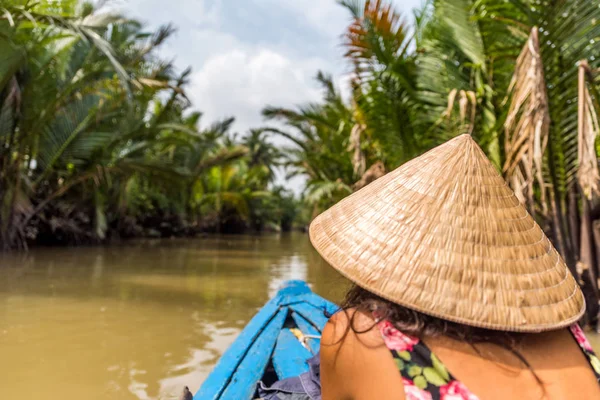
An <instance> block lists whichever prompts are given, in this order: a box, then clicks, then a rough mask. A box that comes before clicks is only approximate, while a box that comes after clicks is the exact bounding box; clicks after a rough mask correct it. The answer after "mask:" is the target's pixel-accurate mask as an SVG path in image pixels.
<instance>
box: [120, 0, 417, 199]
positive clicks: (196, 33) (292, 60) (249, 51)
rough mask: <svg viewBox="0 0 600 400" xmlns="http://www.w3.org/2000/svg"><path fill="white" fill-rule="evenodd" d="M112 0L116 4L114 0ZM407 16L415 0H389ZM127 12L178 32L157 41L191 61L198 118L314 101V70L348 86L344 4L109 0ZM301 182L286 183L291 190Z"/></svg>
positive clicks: (329, 0)
mask: <svg viewBox="0 0 600 400" xmlns="http://www.w3.org/2000/svg"><path fill="white" fill-rule="evenodd" d="M115 3H116V4H115ZM395 4H396V7H397V9H398V10H400V11H401V12H403V14H404V15H405V16H406V17H408V19H409V20H410V19H411V18H410V10H412V9H413V8H414V7H417V6H419V5H420V4H421V0H395ZM112 5H116V6H117V7H119V8H122V9H123V10H124V11H125V12H126V13H127V14H128V15H129V16H131V17H134V18H136V19H138V20H141V21H142V22H144V23H146V24H147V25H148V27H149V28H156V27H158V26H160V25H162V24H166V23H169V22H171V23H172V24H173V25H174V26H175V27H176V28H177V33H176V34H175V35H174V36H173V37H172V38H170V39H169V41H168V42H167V43H166V44H165V45H163V47H162V48H161V50H160V51H161V53H162V55H164V56H165V57H166V58H167V59H172V60H174V61H175V65H176V66H177V67H178V68H179V69H180V70H183V69H185V68H186V67H188V66H191V67H192V71H193V72H192V76H191V84H190V86H189V87H188V89H187V93H188V96H189V97H190V98H191V100H192V102H193V106H194V108H195V109H197V110H200V111H202V112H203V119H202V121H203V125H204V126H207V125H209V124H210V123H212V122H214V121H215V120H218V119H222V118H226V117H230V116H233V117H235V118H236V122H235V124H234V126H233V130H234V131H235V132H239V133H241V134H244V132H247V130H248V129H250V128H255V127H260V126H264V125H265V121H264V120H263V118H262V116H261V110H262V109H263V108H264V107H265V106H266V105H273V106H279V107H293V106H296V105H299V104H304V103H306V102H310V101H318V100H319V99H320V97H321V90H320V88H319V85H318V84H317V82H316V81H315V79H314V77H315V76H316V74H317V72H318V71H319V70H322V71H324V72H326V73H329V74H331V75H332V76H333V77H334V81H335V82H336V83H337V85H338V87H340V89H341V90H342V93H348V92H349V90H348V78H347V76H348V72H349V71H350V66H349V64H348V63H347V62H345V61H344V59H343V57H342V54H343V50H342V48H341V47H340V42H341V35H342V33H343V32H344V29H345V28H346V27H347V25H348V23H349V22H350V14H349V12H348V11H347V10H346V9H345V8H343V7H342V6H340V5H338V4H337V3H336V0H171V1H169V2H167V1H164V0H114V1H113V2H112ZM300 186H301V183H298V182H296V183H292V184H291V187H292V188H293V189H294V190H295V191H298V189H299V188H300Z"/></svg>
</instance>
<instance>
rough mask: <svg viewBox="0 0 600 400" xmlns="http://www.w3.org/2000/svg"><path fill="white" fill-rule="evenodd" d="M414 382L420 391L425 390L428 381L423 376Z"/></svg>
mask: <svg viewBox="0 0 600 400" xmlns="http://www.w3.org/2000/svg"><path fill="white" fill-rule="evenodd" d="M413 382H414V384H415V386H416V387H418V388H419V389H425V388H426V387H427V380H425V378H424V377H423V376H421V375H419V376H417V377H416V378H415V380H414V381H413Z"/></svg>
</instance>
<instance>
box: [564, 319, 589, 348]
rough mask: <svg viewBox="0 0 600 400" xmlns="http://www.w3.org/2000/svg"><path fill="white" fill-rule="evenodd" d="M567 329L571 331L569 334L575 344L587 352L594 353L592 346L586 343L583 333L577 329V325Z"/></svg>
mask: <svg viewBox="0 0 600 400" xmlns="http://www.w3.org/2000/svg"><path fill="white" fill-rule="evenodd" d="M569 329H571V333H573V336H574V337H575V340H577V343H579V345H580V346H581V347H583V348H584V349H585V350H587V351H594V349H592V345H591V344H590V342H588V340H587V338H586V337H585V334H584V333H583V330H582V329H581V328H580V327H579V325H578V324H573V325H571V326H570V328H569Z"/></svg>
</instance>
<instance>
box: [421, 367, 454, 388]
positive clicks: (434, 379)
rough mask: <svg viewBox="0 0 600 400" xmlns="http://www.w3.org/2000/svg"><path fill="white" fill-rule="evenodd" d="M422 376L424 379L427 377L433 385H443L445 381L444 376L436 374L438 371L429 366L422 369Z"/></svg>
mask: <svg viewBox="0 0 600 400" xmlns="http://www.w3.org/2000/svg"><path fill="white" fill-rule="evenodd" d="M423 376H424V377H425V379H427V382H429V383H431V384H432V385H435V386H443V385H445V384H446V382H447V381H446V380H445V379H444V378H442V377H441V376H440V374H438V372H437V371H436V370H435V369H433V368H431V367H427V368H425V369H423ZM415 381H416V379H415Z"/></svg>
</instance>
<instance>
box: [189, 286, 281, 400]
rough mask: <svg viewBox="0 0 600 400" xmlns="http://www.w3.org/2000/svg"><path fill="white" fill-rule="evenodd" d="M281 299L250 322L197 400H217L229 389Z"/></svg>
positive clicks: (277, 298)
mask: <svg viewBox="0 0 600 400" xmlns="http://www.w3.org/2000/svg"><path fill="white" fill-rule="evenodd" d="M280 299H281V298H280V297H279V296H275V297H274V298H273V299H271V300H270V301H269V302H268V303H267V304H266V305H265V306H264V307H263V308H262V309H261V310H260V311H259V312H258V314H256V315H255V316H254V318H252V320H250V322H249V323H248V325H246V327H245V328H244V330H243V331H242V332H241V333H240V335H239V336H238V338H237V339H236V340H235V341H234V342H233V343H232V345H231V346H230V347H229V349H227V351H225V353H224V354H223V356H221V359H220V360H219V362H218V363H217V365H216V366H215V368H214V369H213V371H212V372H211V374H210V375H209V376H208V377H207V378H206V380H205V381H204V383H203V384H202V387H201V388H200V390H199V391H198V392H197V393H196V395H195V396H194V399H195V400H216V399H219V398H220V395H221V393H222V392H223V391H224V390H225V388H226V387H227V385H228V383H229V381H230V380H231V377H232V375H233V373H234V372H235V371H236V369H237V368H238V365H239V364H240V362H241V360H242V359H243V358H244V356H245V355H246V353H247V352H248V350H249V349H250V346H251V345H252V343H254V341H255V340H256V339H257V338H258V336H259V335H260V334H261V332H262V331H263V329H264V327H265V326H266V325H267V324H268V323H269V322H270V321H271V320H272V319H273V317H274V316H275V315H276V314H277V313H278V311H279V301H280Z"/></svg>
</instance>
